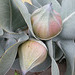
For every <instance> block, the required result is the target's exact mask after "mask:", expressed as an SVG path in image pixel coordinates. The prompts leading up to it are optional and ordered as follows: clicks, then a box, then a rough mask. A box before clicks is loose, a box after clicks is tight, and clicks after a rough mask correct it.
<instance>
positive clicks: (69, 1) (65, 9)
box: [61, 0, 75, 20]
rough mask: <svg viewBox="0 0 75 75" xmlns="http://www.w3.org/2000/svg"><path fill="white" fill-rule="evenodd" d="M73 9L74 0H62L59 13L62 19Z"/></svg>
mask: <svg viewBox="0 0 75 75" xmlns="http://www.w3.org/2000/svg"><path fill="white" fill-rule="evenodd" d="M74 11H75V0H63V1H62V9H61V15H62V19H63V20H64V19H65V18H67V16H69V15H70V14H71V13H73V12H74Z"/></svg>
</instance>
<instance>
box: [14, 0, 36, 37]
mask: <svg viewBox="0 0 75 75" xmlns="http://www.w3.org/2000/svg"><path fill="white" fill-rule="evenodd" d="M13 1H14V2H15V4H16V6H17V7H18V9H19V10H20V12H21V14H22V16H23V18H24V20H25V21H26V23H27V25H28V28H29V30H30V31H31V33H32V35H33V36H34V37H35V35H34V33H33V30H32V26H31V19H30V18H31V16H30V14H29V12H28V9H27V7H26V6H25V5H24V4H23V2H22V1H21V0H13Z"/></svg>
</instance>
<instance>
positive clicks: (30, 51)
mask: <svg viewBox="0 0 75 75" xmlns="http://www.w3.org/2000/svg"><path fill="white" fill-rule="evenodd" d="M46 56H47V48H46V46H45V44H43V43H42V42H40V41H36V40H33V39H31V40H28V41H26V42H25V43H23V44H22V45H21V46H20V47H19V60H20V66H21V69H22V71H23V74H25V73H26V72H27V71H29V70H30V69H32V68H33V67H35V66H37V65H39V64H41V63H42V62H43V61H44V60H45V59H46Z"/></svg>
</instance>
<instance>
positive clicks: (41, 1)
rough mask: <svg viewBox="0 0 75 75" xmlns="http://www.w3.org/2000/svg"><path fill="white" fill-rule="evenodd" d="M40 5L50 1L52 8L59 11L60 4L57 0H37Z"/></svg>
mask: <svg viewBox="0 0 75 75" xmlns="http://www.w3.org/2000/svg"><path fill="white" fill-rule="evenodd" d="M37 1H38V2H39V4H41V5H42V6H44V5H46V4H49V3H52V6H53V9H54V10H56V11H57V12H59V13H60V11H61V6H60V4H59V2H58V1H57V0H37Z"/></svg>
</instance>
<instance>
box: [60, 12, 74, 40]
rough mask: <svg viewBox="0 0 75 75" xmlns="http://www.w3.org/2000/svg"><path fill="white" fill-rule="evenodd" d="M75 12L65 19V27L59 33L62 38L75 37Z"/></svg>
mask: <svg viewBox="0 0 75 75" xmlns="http://www.w3.org/2000/svg"><path fill="white" fill-rule="evenodd" d="M74 33H75V12H73V13H72V14H70V15H69V16H68V17H67V18H66V19H64V20H63V29H62V31H61V33H60V34H59V36H60V38H64V39H75V35H74Z"/></svg>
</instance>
